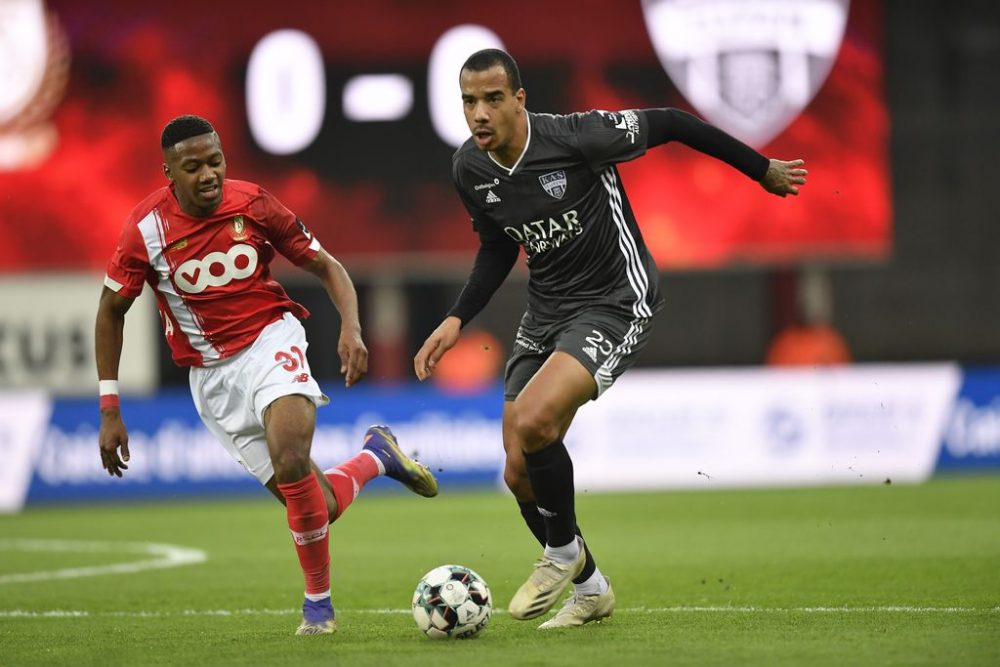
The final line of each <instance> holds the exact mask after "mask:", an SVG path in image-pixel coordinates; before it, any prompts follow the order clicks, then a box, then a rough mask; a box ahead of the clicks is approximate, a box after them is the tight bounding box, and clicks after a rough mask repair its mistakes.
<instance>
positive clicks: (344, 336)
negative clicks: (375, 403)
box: [337, 329, 368, 387]
mask: <svg viewBox="0 0 1000 667" xmlns="http://www.w3.org/2000/svg"><path fill="white" fill-rule="evenodd" d="M337 354H339V355H340V372H341V373H342V374H343V376H344V384H345V385H346V386H348V387H350V386H351V385H353V384H355V383H357V382H360V381H361V378H363V377H364V376H365V374H366V373H367V372H368V348H367V347H365V342H364V341H363V340H361V332H360V331H356V330H353V329H347V330H345V329H342V330H341V331H340V341H339V342H338V343H337Z"/></svg>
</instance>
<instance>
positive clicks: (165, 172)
mask: <svg viewBox="0 0 1000 667" xmlns="http://www.w3.org/2000/svg"><path fill="white" fill-rule="evenodd" d="M163 175H164V176H166V177H167V180H168V181H170V182H171V183H173V182H174V177H173V176H171V175H170V167H168V166H167V163H166V162H164V163H163Z"/></svg>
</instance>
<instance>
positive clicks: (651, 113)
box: [640, 108, 770, 181]
mask: <svg viewBox="0 0 1000 667" xmlns="http://www.w3.org/2000/svg"><path fill="white" fill-rule="evenodd" d="M640 115H641V116H642V117H643V118H645V119H646V122H647V125H648V127H649V138H648V140H647V142H646V144H647V145H648V146H649V147H650V148H652V147H653V146H659V145H660V144H665V143H667V142H669V141H679V142H681V143H682V144H684V145H686V146H689V147H691V148H693V149H695V150H696V151H700V152H702V153H704V154H705V155H711V156H712V157H714V158H716V159H718V160H722V161H723V162H725V163H726V164H728V165H730V166H732V167H735V168H736V169H739V170H740V171H742V172H743V173H744V174H746V175H747V176H748V177H750V178H752V179H753V180H755V181H759V180H760V179H762V178H764V174H765V173H766V172H767V168H768V166H769V164H770V160H768V159H767V158H766V157H764V156H763V155H761V154H760V153H758V152H757V151H755V150H754V149H753V148H751V147H750V146H747V145H746V144H744V143H743V142H742V141H740V140H739V139H737V138H735V137H732V136H730V135H728V134H726V133H725V132H723V131H722V130H720V129H719V128H717V127H715V126H714V125H709V124H708V123H706V122H705V121H703V120H701V119H700V118H698V117H697V116H693V115H691V114H689V113H687V112H686V111H681V110H680V109H670V108H666V109H643V110H642V112H641V113H640Z"/></svg>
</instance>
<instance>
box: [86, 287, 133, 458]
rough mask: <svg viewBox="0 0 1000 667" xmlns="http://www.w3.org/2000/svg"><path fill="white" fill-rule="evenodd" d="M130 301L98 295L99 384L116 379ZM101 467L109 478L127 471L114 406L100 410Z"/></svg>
mask: <svg viewBox="0 0 1000 667" xmlns="http://www.w3.org/2000/svg"><path fill="white" fill-rule="evenodd" d="M133 301H134V299H129V298H127V297H123V296H121V295H119V294H118V293H116V292H114V291H112V290H110V289H108V288H107V287H105V288H104V290H103V291H102V292H101V300H100V303H99V304H98V306H97V322H96V325H95V328H94V334H95V340H96V343H95V349H94V352H95V356H96V359H97V377H98V378H99V379H101V380H117V379H118V362H119V361H120V360H121V356H122V340H123V336H124V332H125V313H127V312H128V309H129V308H131V307H132V302H133ZM97 438H98V444H99V445H100V448H101V464H102V466H103V467H104V469H105V470H107V471H108V474H109V475H111V476H112V477H121V476H122V471H123V470H128V465H127V462H128V460H129V451H128V430H127V429H126V428H125V422H124V421H123V420H122V414H121V408H119V407H118V406H117V405H115V406H108V407H102V408H101V430H100V432H99V433H98V436H97Z"/></svg>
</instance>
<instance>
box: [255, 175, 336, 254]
mask: <svg viewBox="0 0 1000 667" xmlns="http://www.w3.org/2000/svg"><path fill="white" fill-rule="evenodd" d="M257 205H258V206H259V207H260V208H261V211H260V213H259V216H260V217H259V219H260V220H262V221H264V222H265V225H266V229H267V234H268V240H269V241H270V242H271V245H273V246H274V247H275V249H276V250H277V251H278V252H280V253H281V254H282V255H284V256H285V257H286V258H287V259H288V261H290V262H291V263H292V264H295V265H296V266H302V265H303V264H306V263H307V262H311V261H312V260H313V259H314V258H315V257H316V254H317V253H318V252H319V250H320V247H321V246H320V243H319V240H318V239H317V238H316V237H315V236H313V233H312V232H311V231H309V228H307V227H306V226H305V223H303V222H302V220H300V219H299V218H297V217H296V216H295V214H294V213H292V212H291V211H289V210H288V209H287V208H285V207H284V205H282V203H281V202H280V201H278V199H277V198H276V197H275V196H274V195H272V194H271V193H270V192H268V191H267V190H265V189H264V188H261V190H260V199H259V201H258V202H257Z"/></svg>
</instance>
